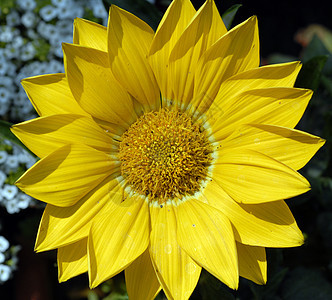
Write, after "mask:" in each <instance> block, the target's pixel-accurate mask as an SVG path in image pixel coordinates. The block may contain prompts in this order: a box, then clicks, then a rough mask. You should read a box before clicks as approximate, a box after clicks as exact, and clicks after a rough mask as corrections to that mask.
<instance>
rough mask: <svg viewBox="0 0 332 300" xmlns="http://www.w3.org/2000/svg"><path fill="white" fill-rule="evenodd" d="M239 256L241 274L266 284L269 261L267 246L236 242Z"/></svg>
mask: <svg viewBox="0 0 332 300" xmlns="http://www.w3.org/2000/svg"><path fill="white" fill-rule="evenodd" d="M236 249H237V254H238V258H239V272H240V276H242V277H244V278H247V279H249V280H251V281H253V282H255V283H257V284H265V283H266V280H267V262H266V255H265V248H262V247H253V246H247V245H243V244H241V243H238V242H237V243H236Z"/></svg>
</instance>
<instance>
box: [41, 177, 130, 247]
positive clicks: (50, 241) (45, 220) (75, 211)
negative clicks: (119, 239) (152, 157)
mask: <svg viewBox="0 0 332 300" xmlns="http://www.w3.org/2000/svg"><path fill="white" fill-rule="evenodd" d="M117 173H120V170H116V171H115V172H114V174H112V175H111V176H109V177H107V178H106V179H104V181H103V182H101V183H100V184H99V185H97V186H96V187H95V188H94V189H92V190H91V191H90V192H89V193H88V194H86V195H85V196H84V197H83V198H82V199H80V200H79V201H78V202H77V203H76V204H75V205H73V206H69V207H66V209H63V208H62V207H58V206H54V205H50V204H48V205H46V208H45V211H44V214H43V217H42V220H41V222H40V225H39V229H38V234H37V240H36V245H35V250H36V251H37V252H39V251H47V250H51V249H55V248H59V247H63V246H66V245H69V244H72V243H74V242H76V241H78V240H81V239H83V238H85V237H87V236H88V233H89V230H90V226H91V222H92V220H94V219H98V216H99V215H100V214H103V212H104V211H108V210H110V209H111V208H112V207H113V206H114V205H116V204H117V203H121V202H122V201H123V199H124V197H125V196H126V194H125V192H124V190H123V188H122V187H121V186H120V184H119V181H118V179H117V178H116V177H117Z"/></svg>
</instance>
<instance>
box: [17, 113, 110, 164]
mask: <svg viewBox="0 0 332 300" xmlns="http://www.w3.org/2000/svg"><path fill="white" fill-rule="evenodd" d="M11 130H12V132H13V133H14V134H15V135H16V136H17V137H18V138H19V139H20V140H21V141H22V142H23V144H24V145H26V146H27V147H28V148H29V149H30V150H31V151H32V152H33V153H35V154H36V155H37V156H38V157H40V158H42V157H44V156H46V155H49V154H50V153H52V152H53V151H55V150H56V149H58V148H60V147H62V146H64V145H67V144H84V145H87V146H90V147H92V148H95V149H97V150H100V151H103V152H105V153H111V152H112V151H114V150H115V149H116V146H115V143H114V141H113V139H112V138H111V137H110V136H109V135H107V134H106V133H105V131H103V130H102V129H101V128H100V127H99V126H98V125H97V124H96V123H95V122H94V121H93V120H92V119H91V118H88V117H85V116H82V115H69V114H63V115H52V116H47V117H41V118H37V119H33V120H29V121H26V122H23V123H20V124H17V125H14V126H13V127H12V128H11Z"/></svg>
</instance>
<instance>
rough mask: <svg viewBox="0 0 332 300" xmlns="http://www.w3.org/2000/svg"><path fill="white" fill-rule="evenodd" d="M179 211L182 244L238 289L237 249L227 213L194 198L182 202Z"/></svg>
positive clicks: (192, 254) (215, 273)
mask: <svg viewBox="0 0 332 300" xmlns="http://www.w3.org/2000/svg"><path fill="white" fill-rule="evenodd" d="M176 212H177V225H178V242H179V244H180V246H181V248H182V249H183V250H185V251H186V252H187V253H188V254H189V255H190V256H191V257H192V258H193V259H194V260H195V261H196V262H197V263H198V264H199V265H200V266H202V267H203V268H204V269H206V270H207V271H208V272H209V273H211V274H212V275H213V276H215V277H217V278H218V279H219V280H221V281H222V282H224V283H225V284H226V285H228V286H229V287H230V288H232V289H236V288H237V287H238V281H239V273H238V261H237V252H236V246H235V240H234V235H233V229H232V226H231V223H230V222H229V220H228V218H227V217H226V214H223V213H221V212H220V211H219V210H217V209H215V208H213V207H211V206H209V205H207V204H205V203H203V202H200V201H197V200H193V199H190V200H187V201H184V202H182V203H180V204H179V205H178V207H177V208H176Z"/></svg>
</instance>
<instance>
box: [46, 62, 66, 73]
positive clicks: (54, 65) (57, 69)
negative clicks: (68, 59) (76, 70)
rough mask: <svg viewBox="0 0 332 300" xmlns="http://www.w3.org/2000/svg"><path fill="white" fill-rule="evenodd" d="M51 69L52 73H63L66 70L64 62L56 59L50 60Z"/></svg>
mask: <svg viewBox="0 0 332 300" xmlns="http://www.w3.org/2000/svg"><path fill="white" fill-rule="evenodd" d="M49 69H50V70H51V73H63V72H64V69H63V64H62V63H60V62H59V61H57V60H55V59H52V60H51V61H50V62H49Z"/></svg>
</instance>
